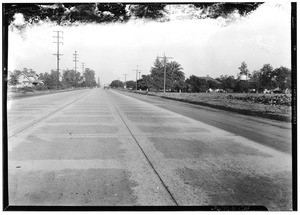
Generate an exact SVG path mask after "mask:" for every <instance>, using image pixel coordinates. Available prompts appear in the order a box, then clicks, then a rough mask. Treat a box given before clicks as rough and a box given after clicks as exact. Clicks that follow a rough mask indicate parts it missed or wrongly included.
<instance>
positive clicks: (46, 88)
mask: <svg viewBox="0 0 300 215" xmlns="http://www.w3.org/2000/svg"><path fill="white" fill-rule="evenodd" d="M35 89H36V90H38V91H43V90H48V87H47V86H46V85H37V86H35Z"/></svg>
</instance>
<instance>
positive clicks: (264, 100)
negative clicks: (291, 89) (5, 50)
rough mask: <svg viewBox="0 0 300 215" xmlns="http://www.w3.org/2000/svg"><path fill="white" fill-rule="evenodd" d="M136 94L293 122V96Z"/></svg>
mask: <svg viewBox="0 0 300 215" xmlns="http://www.w3.org/2000/svg"><path fill="white" fill-rule="evenodd" d="M136 93H141V94H147V95H153V96H159V97H161V98H166V99H172V100H177V101H182V102H188V103H193V104H199V105H204V106H209V107H214V108H218V109H222V110H229V111H234V112H237V113H241V114H245V115H253V116H259V117H264V118H269V119H275V120H280V121H286V122H289V121H291V110H292V108H291V95H285V94H246V93H244V94H243V93H163V92H156V93H154V92H148V93H147V92H141V91H137V92H136Z"/></svg>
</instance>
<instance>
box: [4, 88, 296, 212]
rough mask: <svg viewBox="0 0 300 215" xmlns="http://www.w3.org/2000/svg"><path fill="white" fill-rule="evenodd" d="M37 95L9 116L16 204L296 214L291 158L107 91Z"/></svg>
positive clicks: (12, 191)
mask: <svg viewBox="0 0 300 215" xmlns="http://www.w3.org/2000/svg"><path fill="white" fill-rule="evenodd" d="M39 97H40V98H38V97H35V98H34V97H32V98H30V100H29V98H28V99H20V100H15V101H16V102H17V103H15V104H14V103H13V104H12V105H11V106H12V107H13V108H11V111H10V112H9V114H8V119H9V130H10V131H12V137H11V138H10V139H9V141H8V144H9V153H8V159H9V202H10V205H97V206H104V205H147V206H152V205H173V206H176V205H197V206H202V205H264V206H266V207H267V208H268V209H269V210H291V207H292V206H291V202H292V200H291V199H292V196H291V193H292V173H291V172H292V168H291V162H292V161H291V156H290V155H289V154H286V153H282V152H280V151H277V150H275V149H272V148H270V147H266V146H264V145H262V144H259V143H257V142H254V141H251V140H249V139H246V138H243V137H241V136H238V135H235V134H232V133H230V132H227V131H224V130H221V129H218V128H216V127H213V126H210V125H208V124H205V123H202V122H199V121H196V120H193V119H191V118H188V117H184V116H182V115H180V114H177V113H174V112H171V111H168V110H165V109H162V108H159V107H157V106H155V105H153V104H149V103H146V102H143V101H139V100H136V99H134V98H132V97H128V96H125V95H122V94H119V93H117V92H114V91H110V90H109V91H104V90H100V89H94V90H83V91H81V92H80V93H79V92H76V93H70V92H69V93H68V94H66V93H61V94H56V95H53V97H49V96H48V97H47V96H39ZM34 104H36V105H34ZM39 105H40V106H39ZM24 107H27V108H28V110H30V111H25V109H26V108H25V109H24ZM31 108H32V109H31ZM35 108H38V109H39V110H38V111H37V112H36V111H34V109H35ZM31 113H34V116H33V115H32V114H31ZM22 117H23V118H22ZM18 122H21V123H20V124H19V125H17V124H18ZM24 126H25V128H26V129H24Z"/></svg>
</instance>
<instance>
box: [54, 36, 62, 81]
mask: <svg viewBox="0 0 300 215" xmlns="http://www.w3.org/2000/svg"><path fill="white" fill-rule="evenodd" d="M53 32H55V33H56V36H53V38H56V39H57V41H56V42H53V43H57V52H56V54H53V55H56V57H57V77H58V79H57V87H58V85H59V60H60V58H59V56H60V55H62V54H59V44H63V42H60V41H59V39H63V37H61V36H59V34H60V33H62V34H63V32H62V31H53Z"/></svg>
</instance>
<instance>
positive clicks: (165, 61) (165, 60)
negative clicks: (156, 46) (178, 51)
mask: <svg viewBox="0 0 300 215" xmlns="http://www.w3.org/2000/svg"><path fill="white" fill-rule="evenodd" d="M158 58H163V62H164V93H165V92H166V69H167V68H166V63H167V59H171V58H172V57H166V54H165V53H164V56H163V57H158Z"/></svg>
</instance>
